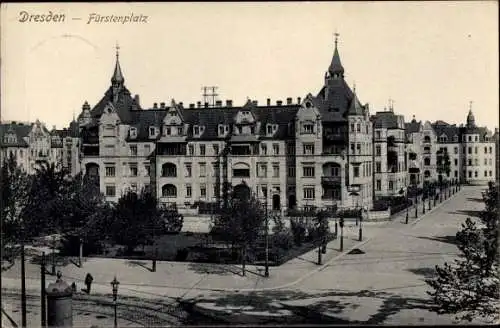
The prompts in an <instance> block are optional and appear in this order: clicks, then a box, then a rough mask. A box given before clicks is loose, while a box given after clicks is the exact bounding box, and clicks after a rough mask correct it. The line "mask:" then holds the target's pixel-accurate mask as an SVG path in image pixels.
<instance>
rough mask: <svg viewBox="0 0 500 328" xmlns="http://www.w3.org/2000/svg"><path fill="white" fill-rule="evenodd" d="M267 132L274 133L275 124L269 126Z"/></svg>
mask: <svg viewBox="0 0 500 328" xmlns="http://www.w3.org/2000/svg"><path fill="white" fill-rule="evenodd" d="M267 134H273V126H272V125H268V126H267Z"/></svg>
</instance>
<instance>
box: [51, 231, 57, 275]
mask: <svg viewBox="0 0 500 328" xmlns="http://www.w3.org/2000/svg"><path fill="white" fill-rule="evenodd" d="M51 246H52V275H55V274H56V236H52V245H51Z"/></svg>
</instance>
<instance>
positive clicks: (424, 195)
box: [422, 186, 427, 215]
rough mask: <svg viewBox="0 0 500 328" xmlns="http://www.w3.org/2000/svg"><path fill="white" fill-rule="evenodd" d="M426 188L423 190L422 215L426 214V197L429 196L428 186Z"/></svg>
mask: <svg viewBox="0 0 500 328" xmlns="http://www.w3.org/2000/svg"><path fill="white" fill-rule="evenodd" d="M425 188H426V190H422V215H424V214H425V197H427V186H426V187H425Z"/></svg>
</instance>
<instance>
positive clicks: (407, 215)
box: [405, 186, 410, 224]
mask: <svg viewBox="0 0 500 328" xmlns="http://www.w3.org/2000/svg"><path fill="white" fill-rule="evenodd" d="M408 191H409V190H408V186H406V218H405V223H406V224H408V217H409V215H410V214H409V211H410V210H409V206H408V201H409V199H408Z"/></svg>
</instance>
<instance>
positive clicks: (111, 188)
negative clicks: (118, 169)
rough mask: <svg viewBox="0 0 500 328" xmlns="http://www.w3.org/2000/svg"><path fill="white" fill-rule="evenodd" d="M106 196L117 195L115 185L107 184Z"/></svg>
mask: <svg viewBox="0 0 500 328" xmlns="http://www.w3.org/2000/svg"><path fill="white" fill-rule="evenodd" d="M106 196H109V197H115V196H116V187H115V185H107V186H106Z"/></svg>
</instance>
